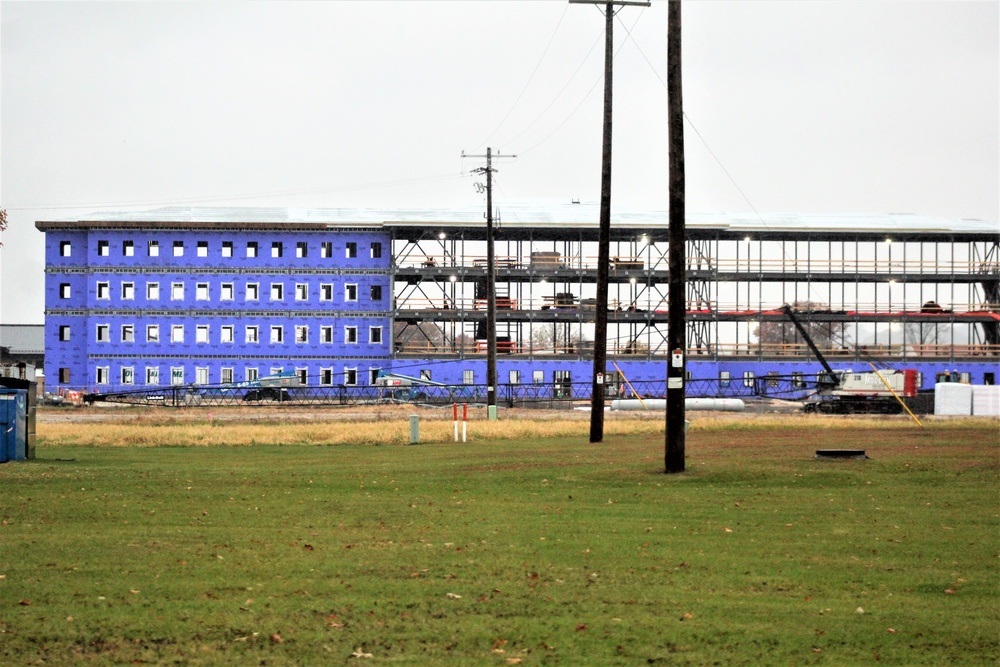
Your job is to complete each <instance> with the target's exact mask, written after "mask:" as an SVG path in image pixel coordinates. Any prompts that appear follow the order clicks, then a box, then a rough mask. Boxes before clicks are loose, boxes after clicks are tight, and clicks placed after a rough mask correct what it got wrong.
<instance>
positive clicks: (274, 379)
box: [233, 371, 300, 401]
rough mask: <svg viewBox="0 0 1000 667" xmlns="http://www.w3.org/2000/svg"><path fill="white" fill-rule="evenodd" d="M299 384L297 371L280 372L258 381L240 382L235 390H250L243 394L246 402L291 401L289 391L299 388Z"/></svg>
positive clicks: (235, 386)
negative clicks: (292, 388)
mask: <svg viewBox="0 0 1000 667" xmlns="http://www.w3.org/2000/svg"><path fill="white" fill-rule="evenodd" d="M299 384H300V383H299V376H298V375H297V374H296V373H295V371H278V372H277V373H275V374H273V375H265V376H264V377H262V378H257V379H256V380H249V381H247V382H240V383H238V384H236V385H234V386H233V389H248V391H247V393H245V394H243V400H244V401H288V400H291V394H290V393H289V392H288V389H289V388H291V387H298V386H299Z"/></svg>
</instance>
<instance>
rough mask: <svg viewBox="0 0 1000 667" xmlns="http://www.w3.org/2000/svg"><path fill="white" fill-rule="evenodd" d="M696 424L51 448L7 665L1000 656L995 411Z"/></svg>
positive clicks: (8, 528) (11, 517) (6, 616)
mask: <svg viewBox="0 0 1000 667" xmlns="http://www.w3.org/2000/svg"><path fill="white" fill-rule="evenodd" d="M109 428H113V427H109ZM330 428H338V425H337V424H336V423H331V425H330ZM687 444H688V469H689V471H688V472H687V473H685V474H683V475H679V476H666V475H663V474H662V472H661V471H662V467H663V466H662V458H663V440H662V436H657V435H652V436H620V437H613V438H609V439H608V441H607V442H606V443H605V444H603V445H589V444H586V443H585V442H584V439H583V438H578V437H574V438H572V439H569V438H549V439H544V440H535V441H525V440H511V441H493V442H478V443H475V444H468V445H454V444H447V445H442V444H435V445H422V446H414V447H407V446H383V447H378V446H358V445H339V446H323V447H316V446H293V447H289V446H283V447H272V446H267V447H264V446H257V447H245V448H231V447H183V446H178V447H161V448H96V447H72V448H70V447H60V446H57V445H56V444H54V443H51V442H48V443H43V444H42V445H41V446H40V447H39V454H38V456H39V458H38V460H37V461H36V462H31V463H18V464H5V465H3V466H0V519H2V521H0V574H2V576H3V578H2V579H0V663H3V664H5V665H6V664H25V665H30V664H43V663H42V662H39V661H44V664H67V663H71V662H72V663H76V662H84V663H85V664H121V663H125V664H128V663H135V664H143V663H155V664H191V665H199V664H204V665H215V664H240V665H243V664H267V665H285V664H343V663H348V664H350V663H352V662H359V663H362V664H369V663H370V664H382V663H398V664H414V665H426V664H456V665H459V664H485V665H491V664H497V665H503V664H515V663H517V662H518V661H520V664H524V665H532V664H539V665H540V664H553V665H556V664H558V665H581V664H622V665H636V664H670V665H711V664H719V665H762V664H766V665H808V664H817V665H861V664H865V665H867V664H874V663H876V662H877V663H878V664H886V665H918V664H926V665H944V664H950V665H960V664H968V665H984V664H995V662H996V660H997V657H998V645H1000V642H998V627H1000V624H998V620H1000V614H998V611H997V599H998V595H997V594H998V592H1000V587H998V578H997V547H998V539H997V537H998V536H997V525H998V522H997V512H998V510H997V506H998V504H997V499H998V498H997V491H996V489H997V486H996V482H997V472H998V468H1000V465H998V464H1000V460H998V458H1000V457H998V446H997V437H996V424H995V423H993V424H989V423H987V424H981V425H979V426H976V427H966V426H963V425H961V424H958V423H956V424H954V425H953V426H952V425H946V426H940V425H939V427H937V428H934V429H928V430H927V431H923V432H918V431H917V430H916V429H914V430H912V431H911V430H906V429H901V428H898V427H894V428H885V429H883V428H879V426H878V424H877V422H873V425H872V426H871V427H868V428H859V427H858V426H857V425H856V424H852V425H851V427H850V428H845V429H838V428H835V427H825V428H823V429H821V430H812V431H811V430H808V429H803V430H797V431H794V432H793V431H789V429H787V428H780V427H777V426H776V427H774V428H772V429H760V430H753V431H745V432H727V431H714V432H692V433H691V434H690V435H689V438H688V443H687ZM854 446H858V447H863V448H866V449H867V450H868V454H869V456H871V457H872V458H871V460H868V461H840V462H820V461H816V460H814V458H813V450H815V449H818V448H821V447H854ZM458 596H460V597H458ZM859 608H860V609H862V610H863V613H860V612H859V611H858V610H859ZM355 652H357V653H358V654H371V656H372V657H371V658H363V657H358V658H354V657H352V654H354V653H355Z"/></svg>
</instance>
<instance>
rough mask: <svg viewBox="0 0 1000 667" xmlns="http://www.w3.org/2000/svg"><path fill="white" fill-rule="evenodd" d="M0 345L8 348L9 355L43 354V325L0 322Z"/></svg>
mask: <svg viewBox="0 0 1000 667" xmlns="http://www.w3.org/2000/svg"><path fill="white" fill-rule="evenodd" d="M0 347H6V348H9V349H10V353H11V356H14V355H24V354H45V325H44V324H0Z"/></svg>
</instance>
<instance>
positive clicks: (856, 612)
mask: <svg viewBox="0 0 1000 667" xmlns="http://www.w3.org/2000/svg"><path fill="white" fill-rule="evenodd" d="M854 613H855V614H863V613H865V610H864V608H862V607H858V608H857V609H855V610H854Z"/></svg>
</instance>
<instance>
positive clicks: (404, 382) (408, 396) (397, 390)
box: [375, 371, 455, 403]
mask: <svg viewBox="0 0 1000 667" xmlns="http://www.w3.org/2000/svg"><path fill="white" fill-rule="evenodd" d="M375 386H377V387H379V388H380V389H379V398H381V399H382V400H384V401H392V402H400V403H414V402H426V401H429V400H431V398H435V399H439V400H441V399H443V400H448V401H451V400H452V399H453V398H454V395H455V387H454V386H452V385H449V384H444V383H442V382H434V381H432V380H428V379H426V378H418V377H412V376H409V375H401V374H400V373H390V372H388V371H379V373H378V375H376V376H375Z"/></svg>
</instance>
